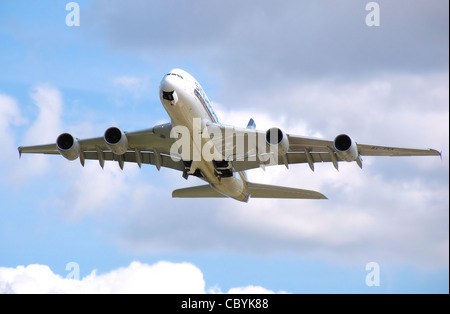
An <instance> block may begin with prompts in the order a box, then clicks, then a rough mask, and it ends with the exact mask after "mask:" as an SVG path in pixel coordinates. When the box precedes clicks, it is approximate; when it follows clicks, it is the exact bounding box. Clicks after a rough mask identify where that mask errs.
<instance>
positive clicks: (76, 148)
mask: <svg viewBox="0 0 450 314" xmlns="http://www.w3.org/2000/svg"><path fill="white" fill-rule="evenodd" d="M171 129H172V126H171V124H170V123H168V124H162V125H158V126H155V127H153V128H150V129H146V130H142V131H137V132H130V133H127V132H122V131H120V129H118V128H110V129H108V130H107V132H108V131H110V138H109V139H110V143H109V144H108V143H107V142H106V141H105V138H106V137H107V133H105V137H96V138H91V139H77V138H74V137H73V136H72V135H70V134H67V133H64V134H61V135H60V136H59V137H58V139H57V143H55V144H47V145H37V146H21V147H19V148H18V149H19V154H20V155H22V154H61V155H63V156H64V157H66V158H67V159H69V160H74V159H77V158H79V159H80V162H81V164H82V165H83V166H84V161H85V160H86V159H93V160H98V161H99V163H100V166H101V167H102V168H103V167H104V163H105V161H106V160H113V161H117V162H118V163H119V166H120V167H121V168H122V169H123V167H124V162H134V163H137V164H138V165H139V167H140V166H141V165H142V164H152V165H155V166H156V167H157V168H158V170H159V169H160V168H161V167H167V168H171V169H175V170H180V171H184V170H185V165H184V163H183V162H182V161H181V160H180V159H179V158H178V159H177V158H176V157H173V156H171V155H170V148H171V146H172V144H173V143H174V139H173V138H170V131H171Z"/></svg>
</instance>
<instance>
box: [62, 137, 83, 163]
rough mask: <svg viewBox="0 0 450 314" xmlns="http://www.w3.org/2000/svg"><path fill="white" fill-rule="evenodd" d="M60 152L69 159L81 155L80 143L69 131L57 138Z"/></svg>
mask: <svg viewBox="0 0 450 314" xmlns="http://www.w3.org/2000/svg"><path fill="white" fill-rule="evenodd" d="M56 148H57V149H58V152H59V153H60V154H61V155H62V156H63V157H65V158H66V159H68V160H75V159H77V158H78V157H79V156H80V144H79V143H78V140H77V139H76V138H74V137H73V136H72V135H71V134H69V133H63V134H61V135H60V136H58V138H57V139H56Z"/></svg>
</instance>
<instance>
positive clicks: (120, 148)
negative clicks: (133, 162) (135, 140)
mask: <svg viewBox="0 0 450 314" xmlns="http://www.w3.org/2000/svg"><path fill="white" fill-rule="evenodd" d="M104 139H105V143H106V146H108V147H109V149H111V151H112V152H113V153H114V154H116V155H123V154H125V153H126V152H127V150H128V139H127V136H126V135H125V133H124V132H122V130H120V129H119V128H116V127H111V128H109V129H108V130H106V132H105V136H104Z"/></svg>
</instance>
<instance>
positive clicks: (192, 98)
mask: <svg viewBox="0 0 450 314" xmlns="http://www.w3.org/2000/svg"><path fill="white" fill-rule="evenodd" d="M159 96H160V100H161V103H162V105H163V107H164V109H165V110H166V111H167V114H168V115H169V117H170V120H171V122H170V123H165V124H161V125H156V126H154V127H152V128H149V129H145V130H140V131H136V132H124V131H122V130H121V129H119V128H118V127H115V126H114V127H110V128H108V129H107V130H106V131H105V133H104V135H103V137H96V138H91V139H78V138H75V137H74V136H72V135H71V134H69V133H63V134H61V135H59V136H58V137H57V139H56V143H53V144H47V145H37V146H21V147H19V148H18V150H19V157H21V156H22V154H24V153H32V154H60V155H62V156H63V157H65V158H66V159H68V160H71V161H73V160H76V159H79V160H80V162H81V165H83V166H84V164H85V160H98V162H99V163H100V166H101V167H102V168H103V167H104V165H105V161H116V162H117V163H118V164H119V166H120V168H121V169H122V170H123V168H124V163H125V162H131V163H136V164H137V165H138V166H139V167H141V166H142V164H152V165H155V166H156V168H157V169H158V171H159V170H160V169H161V167H166V168H171V169H175V170H178V171H180V172H182V176H183V178H185V179H188V177H190V176H195V177H198V178H200V179H202V180H204V181H206V183H207V184H204V185H200V186H193V187H188V188H183V189H177V190H174V191H173V192H172V197H176V198H216V197H224V198H225V197H229V198H232V199H235V200H238V201H242V202H248V201H249V199H250V198H285V199H327V197H326V196H324V195H323V194H322V193H319V192H316V191H311V190H305V189H298V188H290V187H283V186H273V185H266V184H258V183H253V182H249V181H248V179H247V175H246V171H247V170H250V169H256V168H263V169H264V168H265V167H266V166H272V165H285V166H286V167H287V168H289V165H291V164H300V163H307V164H308V165H309V168H310V169H311V170H312V171H314V165H315V163H320V162H331V163H332V164H333V165H334V167H335V168H336V169H337V170H338V169H339V168H338V167H339V166H338V163H339V162H343V161H345V162H356V163H357V164H358V166H359V167H360V168H362V156H441V153H440V152H438V151H437V150H434V149H411V148H400V147H388V146H377V145H366V144H359V143H356V142H355V141H354V140H353V139H352V138H351V137H350V136H348V135H346V134H340V135H338V136H336V138H335V139H334V140H324V139H318V138H310V137H303V136H297V135H292V134H288V133H285V132H284V131H282V130H281V129H279V128H276V127H275V128H270V129H269V130H267V131H258V130H256V124H255V122H254V120H253V119H250V121H249V123H248V125H247V127H245V128H241V127H235V126H228V125H224V124H221V123H220V122H219V119H218V117H217V115H216V114H215V112H214V110H213V108H212V106H211V102H210V101H209V99H208V97H207V96H206V93H205V92H204V90H203V88H202V87H201V85H200V84H199V83H198V82H197V80H196V79H195V78H194V77H193V76H192V75H191V74H189V73H187V72H186V71H184V70H181V69H173V70H171V71H170V72H169V73H167V74H166V75H164V77H163V79H162V81H161V83H160V86H159ZM441 158H442V156H441Z"/></svg>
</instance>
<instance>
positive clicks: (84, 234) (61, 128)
mask: <svg viewBox="0 0 450 314" xmlns="http://www.w3.org/2000/svg"><path fill="white" fill-rule="evenodd" d="M66 3H67V2H60V1H59V2H55V1H39V2H37V1H2V2H1V3H0V47H1V49H0V134H1V138H2V142H3V154H1V155H0V172H1V174H2V175H1V177H0V187H1V189H0V200H1V204H2V205H1V209H0V292H19V293H20V292H27V291H32V292H33V291H37V292H99V291H106V292H128V291H133V292H135V291H138V292H155V291H162V292H177V291H182V292H237V291H238V292H255V291H256V292H261V291H263V292H288V293H310V292H319V293H320V292H324V293H346V292H354V293H403V292H406V293H435V292H437V293H448V287H449V283H448V278H449V267H448V265H449V260H448V256H449V254H448V248H449V242H448V238H449V223H448V221H449V217H448V212H449V197H448V181H449V179H448V178H449V175H448V174H449V167H448V165H449V162H448V151H449V150H448V141H449V137H448V134H449V127H448V125H449V113H448V102H449V90H448V85H449V84H448V83H449V79H448V47H449V43H448V38H449V36H448V3H447V2H445V1H434V2H429V1H418V0H414V1H397V2H395V3H391V2H390V1H378V3H379V5H380V23H381V25H380V26H379V27H368V26H367V25H366V24H365V17H366V15H367V14H368V12H367V11H366V10H365V4H366V3H365V2H364V1H349V2H347V4H346V5H345V6H344V5H341V4H337V3H335V2H334V1H321V2H320V3H317V1H302V2H301V3H300V2H298V1H286V2H285V3H284V5H280V4H279V3H277V2H272V1H258V2H257V5H255V2H254V1H248V2H245V3H242V2H240V1H239V2H238V1H236V2H226V3H221V4H219V3H215V2H211V1H206V0H205V1H203V0H202V1H196V5H195V9H194V6H192V3H190V2H187V1H176V0H171V1H141V0H134V1H131V2H127V3H126V4H125V3H124V2H120V1H111V0H109V1H106V0H105V1H103V0H95V1H94V0H93V1H77V3H78V4H79V6H80V26H79V27H68V26H67V25H66V24H65V19H66V15H67V14H68V13H69V12H68V11H66V10H65V5H66ZM175 67H178V68H182V69H185V70H187V71H188V72H190V73H191V74H193V75H194V76H195V77H196V78H197V80H198V81H199V82H200V83H201V84H202V86H203V88H204V89H205V91H206V92H207V94H208V96H209V98H210V99H211V100H212V103H213V106H214V108H215V110H216V112H217V113H218V115H219V118H220V120H221V121H222V122H224V123H226V124H235V125H242V126H245V125H246V123H247V122H248V120H249V119H250V118H251V117H252V118H254V119H255V121H256V125H257V128H258V129H263V130H265V129H267V128H269V127H273V126H278V127H281V128H282V129H284V130H285V131H286V132H289V133H293V134H299V135H305V136H318V137H324V138H327V139H332V138H334V137H335V136H336V135H337V134H341V133H347V134H350V135H351V136H352V137H353V138H354V139H355V140H356V141H357V142H360V143H367V144H381V145H391V146H406V147H408V146H411V147H419V148H420V147H424V148H426V147H432V148H435V149H438V150H442V151H443V159H442V160H440V159H439V158H429V157H426V158H424V157H417V158H397V159H394V158H365V159H364V167H363V170H362V171H361V170H360V169H359V168H358V167H357V166H356V165H355V164H354V163H352V164H342V165H340V171H339V172H337V171H336V170H335V169H334V168H333V166H332V165H327V164H323V165H316V170H315V172H314V173H312V172H311V171H310V170H309V167H308V166H307V165H297V166H293V167H290V169H289V171H287V170H286V169H285V168H284V167H277V168H271V169H267V170H266V171H263V170H261V169H257V170H253V171H251V172H249V173H248V175H249V177H250V179H251V180H252V181H255V182H261V183H269V184H279V185H286V186H292V187H298V188H306V189H313V190H317V191H321V192H322V193H324V194H325V195H327V196H328V198H329V200H327V201H324V202H322V201H319V202H317V201H294V200H268V201H260V200H251V201H250V202H249V203H248V204H243V203H239V202H236V201H233V200H220V201H219V200H179V199H172V198H171V191H172V190H173V189H176V188H180V187H186V186H191V185H195V184H197V183H198V181H196V179H195V178H190V179H189V180H188V181H185V180H184V179H182V178H181V174H179V173H177V172H175V171H172V170H170V169H162V170H161V171H160V172H158V171H157V170H156V169H155V168H154V167H151V166H144V167H143V168H142V169H139V168H138V167H137V166H135V165H128V164H127V165H125V169H124V171H121V170H120V169H119V167H118V166H117V165H116V164H113V163H107V165H106V166H105V169H104V170H102V169H101V168H100V166H99V165H98V163H97V162H87V163H86V166H85V167H84V168H83V167H81V165H80V163H79V162H78V161H74V162H69V161H67V160H65V159H64V158H62V157H59V156H33V155H26V156H23V157H22V159H21V160H19V159H18V154H17V146H19V145H33V144H46V143H52V142H54V141H55V139H56V137H57V136H58V135H59V134H60V133H62V132H70V133H72V134H74V135H75V136H76V137H79V138H84V137H94V136H100V135H102V134H103V132H104V131H105V130H106V129H107V128H108V127H110V126H113V125H116V126H119V127H120V128H121V129H123V130H127V131H133V130H138V129H144V128H148V127H151V126H153V125H155V124H158V123H162V122H166V121H168V116H167V114H166V112H165V111H164V109H163V107H162V105H161V104H160V102H159V97H158V84H159V81H160V80H161V78H162V76H163V75H164V74H165V73H166V72H167V71H168V70H170V69H171V68H175ZM70 262H75V263H77V265H78V266H79V270H80V278H79V280H78V281H76V282H73V281H68V280H67V279H65V278H66V276H67V275H68V274H69V273H70V270H66V265H67V264H68V263H70ZM369 262H376V263H378V264H379V266H380V286H378V287H368V286H367V285H366V281H365V280H366V276H367V274H368V273H369V272H368V271H366V269H365V267H366V264H367V263H369ZM22 266H23V267H22ZM174 274H176V275H177V276H175V275H174ZM112 278H116V280H113V279H112ZM177 289H181V290H177Z"/></svg>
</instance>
